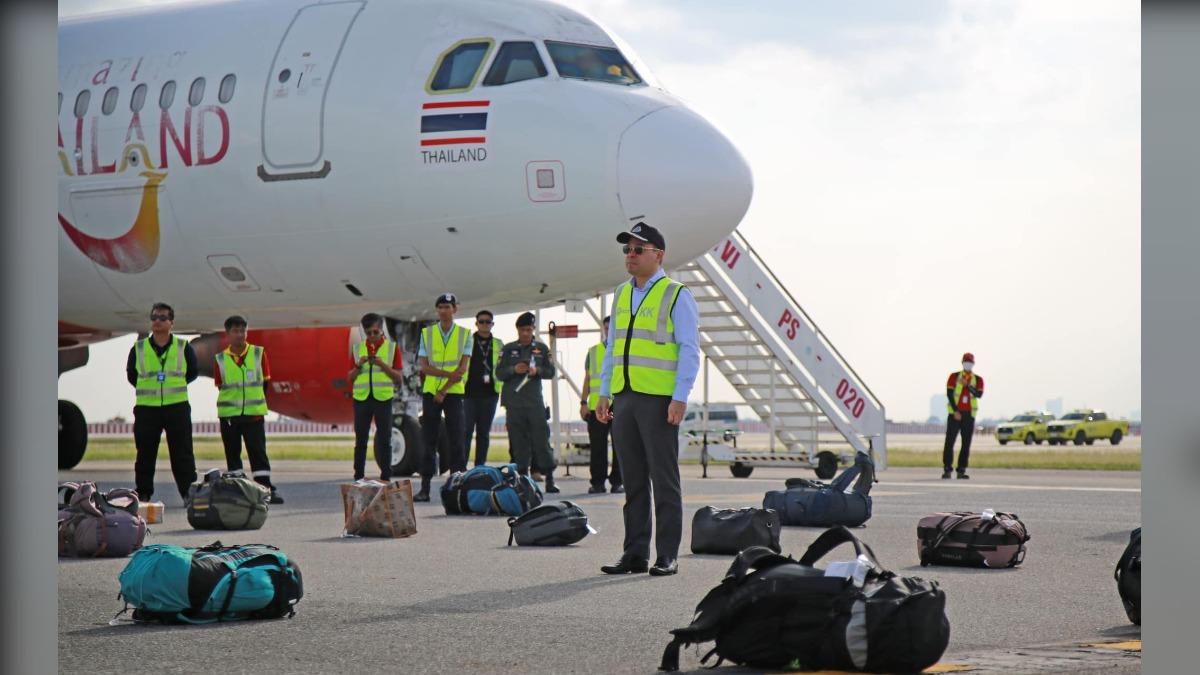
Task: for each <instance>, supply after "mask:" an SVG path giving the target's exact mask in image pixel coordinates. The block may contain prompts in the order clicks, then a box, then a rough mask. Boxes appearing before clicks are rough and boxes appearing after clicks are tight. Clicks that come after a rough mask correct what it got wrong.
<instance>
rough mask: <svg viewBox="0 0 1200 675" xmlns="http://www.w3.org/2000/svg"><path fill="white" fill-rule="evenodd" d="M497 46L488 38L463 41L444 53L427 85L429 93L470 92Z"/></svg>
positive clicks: (439, 58)
mask: <svg viewBox="0 0 1200 675" xmlns="http://www.w3.org/2000/svg"><path fill="white" fill-rule="evenodd" d="M493 44H495V43H494V42H492V40H490V39H487V38H476V39H471V40H462V41H460V42H458V43H456V44H455V45H454V46H452V47H450V49H447V50H446V51H444V52H442V55H441V56H440V57H438V60H437V65H435V66H434V68H433V73H432V74H431V75H430V76H429V81H428V82H426V83H425V89H426V90H427V91H429V93H431V94H432V93H439V94H450V93H454V92H461V91H468V90H470V89H471V88H472V87H474V86H475V80H476V79H477V78H478V77H479V67H480V66H481V65H483V62H484V61H486V60H487V57H488V54H489V53H491V51H492V45H493Z"/></svg>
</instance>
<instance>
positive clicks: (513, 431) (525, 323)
mask: <svg viewBox="0 0 1200 675" xmlns="http://www.w3.org/2000/svg"><path fill="white" fill-rule="evenodd" d="M517 336H518V337H517V341H516V342H510V343H508V344H506V345H504V350H503V353H501V355H500V362H499V363H497V364H496V379H498V380H500V381H501V382H503V383H504V385H503V388H502V389H501V390H500V404H501V405H503V406H504V410H505V414H506V416H507V425H508V447H509V451H510V452H511V453H512V457H513V461H514V462H516V464H517V470H518V471H520V472H521V473H522V474H528V473H529V467H530V463H531V462H532V464H533V466H534V467H536V468H539V469H544V470H545V472H546V492H551V493H553V492H558V491H559V490H558V488H557V487H555V485H554V455H553V451H552V449H551V448H550V427H549V425H547V424H546V404H545V403H544V402H543V401H542V380H549V379H551V378H553V377H554V359H553V358H551V355H550V348H549V347H547V346H546V344H545V343H544V342H541V341H539V340H535V339H533V314H532V313H530V312H525V313H524V314H522V315H521V316H519V317H517Z"/></svg>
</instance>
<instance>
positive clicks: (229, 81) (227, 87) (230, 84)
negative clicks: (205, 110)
mask: <svg viewBox="0 0 1200 675" xmlns="http://www.w3.org/2000/svg"><path fill="white" fill-rule="evenodd" d="M235 86H237V76H236V75H234V74H233V73H230V74H228V75H226V76H225V77H223V78H221V88H220V89H218V90H217V100H218V101H220V102H221V103H229V99H231V98H233V88H234V87H235Z"/></svg>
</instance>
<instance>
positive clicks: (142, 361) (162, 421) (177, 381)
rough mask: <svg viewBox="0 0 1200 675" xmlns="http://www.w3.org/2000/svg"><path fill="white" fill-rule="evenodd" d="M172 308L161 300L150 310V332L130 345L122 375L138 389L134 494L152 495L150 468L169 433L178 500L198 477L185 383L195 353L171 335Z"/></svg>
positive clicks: (192, 374) (190, 378)
mask: <svg viewBox="0 0 1200 675" xmlns="http://www.w3.org/2000/svg"><path fill="white" fill-rule="evenodd" d="M174 326H175V310H174V309H173V308H172V307H171V306H170V305H168V304H167V303H165V302H156V303H154V306H153V307H152V308H151V309H150V335H149V336H147V337H146V338H145V339H143V340H138V341H137V342H136V343H134V345H133V347H132V348H131V349H130V350H129V359H128V361H126V363H125V375H126V379H128V380H129V384H131V385H133V387H134V390H135V392H136V396H137V399H136V402H135V404H134V406H133V443H134V445H135V446H136V447H137V457H136V459H135V460H134V463H133V475H134V484H135V485H136V487H137V493H138V499H140V500H141V501H144V502H148V501H150V498H151V497H152V496H154V468H155V463H156V462H157V461H158V443H159V439H160V438H162V435H163V432H164V431H165V432H166V434H167V452H168V453H169V455H170V457H171V474H172V476H173V477H174V478H175V487H176V489H178V490H179V497H180V498H181V499H186V498H187V493H188V487H189V486H190V485H191V484H192V483H193V482H194V481H195V480H196V457H195V455H194V454H193V453H192V406H191V404H190V403H189V402H188V389H187V386H188V384H190V383H191V382H192V381H193V380H195V379H196V376H197V375H198V374H199V372H198V370H197V368H196V352H195V350H193V349H192V345H191V344H190V343H189V342H188V341H187V340H184V339H183V338H181V337H177V336H175V335H172V334H171V329H172V328H173V327H174Z"/></svg>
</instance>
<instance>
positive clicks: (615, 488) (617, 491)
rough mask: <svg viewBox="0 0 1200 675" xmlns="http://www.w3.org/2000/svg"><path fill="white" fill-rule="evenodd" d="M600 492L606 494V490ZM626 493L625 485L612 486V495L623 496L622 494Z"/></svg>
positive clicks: (601, 489) (602, 489)
mask: <svg viewBox="0 0 1200 675" xmlns="http://www.w3.org/2000/svg"><path fill="white" fill-rule="evenodd" d="M600 491H601V492H604V488H600ZM624 491H625V486H624V485H614V486H612V493H613V494H614V495H618V494H621V493H622V492H624Z"/></svg>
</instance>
